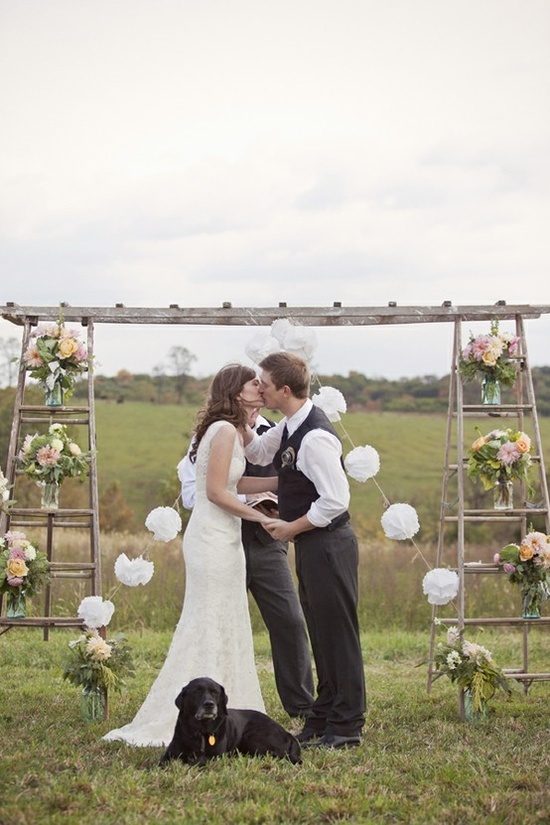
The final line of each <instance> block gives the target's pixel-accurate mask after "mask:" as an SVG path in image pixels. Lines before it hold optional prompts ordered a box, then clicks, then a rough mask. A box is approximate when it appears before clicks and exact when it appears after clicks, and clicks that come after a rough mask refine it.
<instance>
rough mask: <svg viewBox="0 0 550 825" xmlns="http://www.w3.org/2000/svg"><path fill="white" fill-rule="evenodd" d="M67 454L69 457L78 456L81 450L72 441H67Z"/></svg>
mask: <svg viewBox="0 0 550 825" xmlns="http://www.w3.org/2000/svg"><path fill="white" fill-rule="evenodd" d="M69 452H70V454H71V455H80V454H81V453H82V450H81V449H80V447H79V446H78V444H76V443H75V442H74V441H69Z"/></svg>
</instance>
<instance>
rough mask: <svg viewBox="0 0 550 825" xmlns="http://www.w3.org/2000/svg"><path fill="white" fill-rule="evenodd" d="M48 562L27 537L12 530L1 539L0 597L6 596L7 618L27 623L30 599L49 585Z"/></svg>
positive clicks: (44, 555)
mask: <svg viewBox="0 0 550 825" xmlns="http://www.w3.org/2000/svg"><path fill="white" fill-rule="evenodd" d="M49 567H50V565H49V562H48V558H47V556H46V554H45V553H42V552H40V551H39V550H37V549H36V548H35V547H34V545H32V544H31V542H30V541H29V540H28V539H27V537H26V535H25V533H21V532H19V531H15V530H10V531H8V532H7V533H6V534H5V535H4V536H2V537H1V538H0V593H4V594H6V602H7V605H6V617H7V618H8V619H24V618H25V616H26V615H27V598H28V597H32V596H35V595H36V594H38V593H40V591H41V590H42V588H43V587H44V586H45V585H46V584H47V583H48V582H49Z"/></svg>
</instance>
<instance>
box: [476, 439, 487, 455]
mask: <svg viewBox="0 0 550 825" xmlns="http://www.w3.org/2000/svg"><path fill="white" fill-rule="evenodd" d="M486 443H487V441H486V439H485V436H484V435H481V436H480V437H479V438H476V440H475V441H474V443H473V444H472V452H474V453H477V451H478V450H481V448H482V447H483V446H484V444H486Z"/></svg>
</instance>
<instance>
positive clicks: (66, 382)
mask: <svg viewBox="0 0 550 825" xmlns="http://www.w3.org/2000/svg"><path fill="white" fill-rule="evenodd" d="M79 335H80V334H79V332H78V331H77V330H75V329H70V328H69V327H66V326H65V324H64V321H63V319H62V318H59V320H58V321H56V322H55V323H52V324H40V325H39V326H37V327H36V329H35V330H34V331H33V332H32V333H31V338H30V343H29V345H28V347H27V348H26V350H25V352H24V353H23V363H22V368H23V369H25V370H27V371H29V372H30V375H31V378H36V379H37V381H38V382H39V384H40V386H41V387H42V389H43V391H44V393H45V403H46V406H47V407H59V406H62V405H63V404H64V401H65V398H68V397H69V396H70V395H71V394H72V392H73V389H74V384H75V379H76V377H77V376H78V375H80V374H81V373H82V372H85V371H86V370H87V369H88V350H87V348H86V345H85V344H84V342H83V341H82V340H81V339H80V337H79Z"/></svg>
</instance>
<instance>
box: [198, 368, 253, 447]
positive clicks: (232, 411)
mask: <svg viewBox="0 0 550 825" xmlns="http://www.w3.org/2000/svg"><path fill="white" fill-rule="evenodd" d="M253 378H256V372H255V370H253V369H252V368H251V367H244V366H243V365H242V364H228V365H227V366H226V367H222V369H221V370H220V371H219V372H218V373H217V374H216V375H215V376H214V379H213V381H212V384H211V385H210V391H209V393H208V399H207V401H206V407H205V408H204V409H203V410H200V412H199V414H198V416H197V427H196V430H195V437H194V439H193V446H192V447H191V450H190V452H189V458H190V459H191V461H193V462H194V461H195V459H196V457H197V450H198V448H199V444H200V443H201V441H202V439H203V437H204V434H205V432H206V431H207V429H208V427H209V426H210V424H213V423H214V421H229V422H230V424H233V425H234V426H235V427H241V428H244V427H245V426H246V424H247V423H248V412H247V411H246V410H245V408H244V407H243V406H242V404H241V403H240V402H239V400H238V395H239V394H240V393H241V391H242V388H243V387H244V385H245V384H246V383H247V382H248V381H252V379H253Z"/></svg>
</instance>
